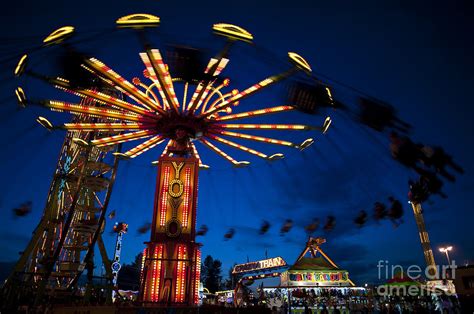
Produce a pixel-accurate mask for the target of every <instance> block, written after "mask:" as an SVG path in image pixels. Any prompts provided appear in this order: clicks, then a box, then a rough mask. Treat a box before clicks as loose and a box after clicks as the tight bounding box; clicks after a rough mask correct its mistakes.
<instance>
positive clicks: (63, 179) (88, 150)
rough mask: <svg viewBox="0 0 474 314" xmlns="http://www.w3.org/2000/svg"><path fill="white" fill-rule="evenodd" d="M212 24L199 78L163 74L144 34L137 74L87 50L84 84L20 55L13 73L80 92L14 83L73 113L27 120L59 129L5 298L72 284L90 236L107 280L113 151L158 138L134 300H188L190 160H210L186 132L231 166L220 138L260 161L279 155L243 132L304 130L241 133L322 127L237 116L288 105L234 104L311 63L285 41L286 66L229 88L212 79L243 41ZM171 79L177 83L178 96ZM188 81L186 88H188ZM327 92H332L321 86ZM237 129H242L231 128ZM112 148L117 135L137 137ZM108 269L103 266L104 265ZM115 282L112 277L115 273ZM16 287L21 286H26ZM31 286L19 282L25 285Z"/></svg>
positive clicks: (193, 254)
mask: <svg viewBox="0 0 474 314" xmlns="http://www.w3.org/2000/svg"><path fill="white" fill-rule="evenodd" d="M159 23H160V19H159V17H157V16H154V15H149V14H133V15H129V16H125V17H122V18H120V19H118V20H117V21H116V24H117V26H118V27H120V28H132V29H135V30H136V31H137V32H139V33H141V32H143V30H144V28H152V27H156V26H158V25H159ZM74 31H75V30H74V28H73V27H71V26H66V27H62V28H60V29H58V30H56V31H54V32H53V33H51V34H50V35H49V36H48V37H47V38H46V39H44V41H43V43H44V45H45V46H50V45H61V44H62V43H63V42H64V41H65V40H66V39H67V38H68V37H70V36H72V35H73V34H74ZM213 31H214V32H215V33H216V34H218V35H221V36H223V37H225V38H226V39H227V42H226V45H225V46H224V48H223V49H222V51H220V52H219V53H218V54H216V55H215V57H212V58H211V59H210V60H209V62H208V64H207V66H206V67H205V69H204V75H203V78H202V79H200V80H197V81H196V80H194V81H191V80H185V79H183V78H179V77H172V76H171V74H170V71H169V68H168V65H167V64H166V63H165V61H164V59H163V57H162V53H161V52H160V50H159V49H154V48H151V47H150V46H149V45H148V44H145V45H144V50H143V52H140V53H139V58H140V59H141V61H142V62H143V65H144V71H143V75H144V77H145V78H146V80H147V81H148V83H143V82H142V80H140V79H139V78H134V79H133V80H132V81H129V80H127V79H125V78H124V77H122V76H121V75H120V74H119V73H117V72H115V71H114V70H113V69H112V68H111V67H109V66H108V65H106V64H104V63H103V62H102V61H100V60H98V59H96V58H84V60H83V62H82V64H81V67H82V68H83V69H84V70H86V71H88V72H89V73H90V74H92V75H93V77H94V82H95V83H94V84H95V85H93V86H92V87H91V86H83V85H81V84H76V83H75V82H73V81H71V80H69V79H68V78H67V77H47V76H44V75H41V74H38V73H35V72H34V70H33V69H30V68H29V66H28V59H29V56H27V55H24V56H23V57H22V58H21V59H20V61H19V63H18V65H17V67H16V69H15V75H16V76H17V77H21V76H25V75H28V76H31V77H35V78H37V79H40V80H43V81H45V82H47V83H49V84H51V85H53V86H54V87H56V88H57V89H60V90H62V91H65V92H67V93H71V94H73V95H76V96H78V97H79V102H77V103H71V102H66V101H62V100H39V101H36V100H31V99H30V98H29V97H28V96H27V94H26V93H25V91H24V90H23V88H22V87H18V88H17V89H16V91H15V93H16V96H17V98H18V102H19V103H20V105H22V106H26V105H40V106H42V107H45V108H48V109H50V110H52V111H59V112H67V113H71V114H72V115H73V118H72V121H71V122H68V123H64V124H62V125H58V126H55V125H53V124H52V123H51V122H50V121H49V120H48V119H46V118H44V117H39V118H38V119H37V121H38V122H39V123H40V124H41V125H42V126H44V127H45V128H47V129H49V130H54V129H61V130H66V131H67V133H66V137H65V140H64V143H63V147H62V150H61V154H60V157H59V161H58V164H57V170H56V173H55V175H54V178H53V182H52V184H51V188H50V192H49V196H48V200H47V204H46V206H45V210H44V213H43V217H42V219H41V221H40V223H39V225H38V227H37V228H36V230H35V232H34V235H33V238H32V239H31V241H30V243H29V245H28V247H27V248H26V250H25V251H24V252H23V254H22V256H21V258H20V260H19V261H18V263H17V264H16V266H15V269H14V272H13V274H12V276H10V278H9V279H8V282H7V285H8V287H9V289H7V291H8V297H9V298H15V297H16V298H18V296H20V297H21V295H22V294H23V295H24V293H25V291H29V292H30V293H31V292H32V291H35V294H36V295H37V297H36V303H37V304H38V302H41V298H42V297H43V296H45V295H58V294H59V293H68V292H71V291H74V288H75V286H76V285H77V282H78V279H79V277H80V276H81V274H82V273H83V271H84V270H85V269H87V270H88V273H92V270H93V267H94V266H93V252H94V247H95V244H96V243H97V245H98V247H99V251H100V254H101V257H102V260H103V262H104V265H105V268H106V271H107V277H108V278H109V280H113V279H114V278H115V279H116V271H117V269H116V268H117V265H115V269H114V268H113V267H112V266H114V265H112V263H111V261H110V260H109V259H108V257H107V252H106V250H105V246H104V243H103V240H102V236H101V234H102V232H103V230H104V225H105V221H104V218H105V216H106V210H107V205H108V202H109V199H110V194H111V191H112V187H113V183H114V180H115V175H116V170H117V164H118V161H119V160H121V159H130V158H135V157H137V156H139V155H141V154H142V153H144V152H146V151H147V150H150V149H152V148H154V147H156V146H158V145H160V144H162V145H163V146H164V148H163V151H162V153H161V155H160V158H159V160H158V161H157V162H156V164H157V165H158V176H157V183H156V192H155V199H154V211H153V222H152V228H151V237H150V241H149V242H147V247H146V249H145V251H144V254H143V265H142V273H141V286H140V296H139V300H140V301H141V302H142V303H143V304H147V305H166V306H169V305H172V306H179V305H187V306H191V305H195V304H197V303H198V288H199V282H200V250H199V245H198V244H197V243H196V242H195V236H196V230H195V224H196V202H197V192H198V191H197V182H198V171H199V169H207V168H209V166H208V165H206V164H205V163H204V162H203V160H202V159H201V157H200V155H199V152H198V150H197V148H196V145H195V144H194V143H195V142H200V143H201V144H203V145H204V146H206V147H207V148H209V149H210V150H211V151H213V152H215V153H216V154H218V155H219V156H221V157H222V158H224V159H225V160H227V161H228V162H229V163H231V164H232V165H233V166H235V167H245V166H248V165H249V164H250V163H249V162H248V161H239V160H236V159H234V158H233V157H232V156H231V155H229V154H227V153H226V152H224V150H223V149H222V148H220V147H219V146H221V144H223V145H226V146H230V147H233V148H236V149H238V150H241V151H243V152H246V153H248V154H251V155H255V156H258V157H260V158H262V159H265V160H277V159H281V158H283V157H284V156H283V154H281V153H274V154H265V153H263V152H260V151H257V150H255V149H253V148H250V147H247V146H244V145H242V144H239V143H237V142H234V140H231V139H229V138H233V139H237V140H247V141H255V142H261V143H268V144H273V145H276V146H286V147H293V148H296V149H300V150H303V149H305V148H306V147H308V146H310V145H311V144H312V143H313V142H314V140H313V139H312V138H308V139H305V140H304V141H302V142H301V143H293V142H289V141H286V140H280V139H274V138H270V137H263V136H257V135H251V134H248V132H251V131H253V130H268V131H273V130H283V131H285V130H288V131H302V130H317V131H320V132H322V133H325V132H326V131H327V130H328V128H329V126H330V124H331V119H330V118H329V117H327V118H326V119H325V120H324V121H323V122H322V125H321V126H318V127H314V126H308V125H301V124H250V123H235V121H236V120H240V119H244V118H254V117H259V116H263V115H269V114H276V113H285V112H289V111H292V110H295V108H294V107H293V106H291V105H284V106H276V107H270V108H264V109H257V110H252V111H244V112H240V113H233V107H234V106H236V105H237V104H238V103H239V102H240V101H241V100H242V99H244V98H246V97H249V96H252V95H253V94H255V93H257V92H259V91H260V90H262V89H264V88H266V87H268V86H271V85H273V84H275V83H278V82H280V81H282V80H283V79H286V78H288V77H289V76H291V75H293V74H295V73H297V72H305V73H307V74H310V73H311V67H310V65H309V64H308V63H307V62H306V61H305V59H304V58H303V57H301V56H300V55H298V54H297V53H294V52H289V53H288V58H289V61H290V64H291V67H288V69H287V70H286V71H284V72H282V73H280V74H276V75H272V76H269V77H267V78H264V79H262V80H260V81H259V82H257V83H255V84H253V85H251V86H249V87H247V88H245V89H243V90H241V91H239V90H236V89H234V90H231V91H229V92H224V90H225V89H226V88H227V87H229V85H230V80H229V79H221V78H220V74H221V72H222V71H223V70H224V69H225V68H226V67H227V66H228V64H229V57H228V51H229V49H230V48H231V46H232V45H233V44H234V43H236V42H239V41H241V42H252V40H253V36H252V34H251V33H249V32H248V31H246V30H245V29H243V28H241V27H238V26H235V25H231V24H224V23H220V24H214V25H213ZM176 84H183V85H184V87H183V88H184V95H183V97H182V98H181V99H179V98H178V95H177V93H176V91H175V85H176ZM193 88H194V91H192V93H191V92H190V93H189V96H188V91H191V90H192V89H193ZM325 92H326V93H327V95H326V97H327V98H328V99H330V100H331V101H332V97H331V92H330V90H329V88H327V87H325ZM241 131H243V133H241ZM139 140H141V141H142V142H140V143H139V144H137V145H136V146H134V147H133V148H131V149H129V150H126V151H125V152H122V151H121V144H122V143H125V142H130V141H139ZM113 272H114V273H113ZM114 282H115V280H114ZM25 286H27V287H28V288H26V289H25ZM28 289H30V290H28Z"/></svg>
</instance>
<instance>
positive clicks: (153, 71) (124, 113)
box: [17, 14, 332, 168]
mask: <svg viewBox="0 0 474 314" xmlns="http://www.w3.org/2000/svg"><path fill="white" fill-rule="evenodd" d="M158 23H159V18H158V17H155V16H152V15H146V14H136V15H131V16H127V17H123V18H121V19H119V20H117V24H118V25H119V26H121V27H134V28H141V27H145V26H156V25H157V24H158ZM213 30H214V31H215V32H216V33H217V34H220V35H223V36H225V37H227V39H228V44H227V45H226V47H225V48H224V50H223V51H221V52H220V53H219V54H217V55H216V56H215V57H213V58H211V59H210V60H209V62H208V63H207V66H206V68H205V69H204V75H203V77H204V78H203V79H201V80H200V81H199V82H196V83H195V84H193V82H187V81H184V80H182V79H180V78H173V77H172V76H171V75H170V72H169V68H168V65H167V64H166V63H165V62H164V60H163V57H162V53H161V52H160V50H159V49H146V50H145V51H143V52H141V53H139V58H140V59H141V61H142V62H143V66H144V71H143V74H144V77H145V78H146V80H147V81H148V82H147V83H144V82H142V81H141V80H140V79H139V78H138V77H135V78H133V79H132V80H131V81H129V80H127V79H126V78H124V77H123V76H121V75H120V74H119V73H117V72H116V71H114V70H113V69H112V68H111V67H109V66H108V65H106V64H105V63H103V62H102V61H100V60H98V59H96V58H88V59H86V60H85V61H84V63H83V64H82V67H84V68H85V69H86V70H88V71H90V72H91V73H92V74H94V75H95V76H96V77H97V78H98V79H100V80H101V81H103V82H104V83H105V84H106V85H107V86H110V87H111V88H114V89H116V90H117V91H118V92H120V93H122V94H123V95H126V96H128V100H122V99H119V98H117V97H114V96H111V95H109V94H105V93H103V92H100V91H98V90H93V89H89V88H80V87H75V86H73V85H72V84H71V83H70V82H69V81H68V80H67V79H65V78H61V77H57V78H48V79H47V81H48V82H49V83H51V84H52V85H54V86H55V87H56V88H58V89H61V90H63V91H66V92H69V93H73V94H75V95H77V96H79V97H81V98H83V99H92V100H93V101H95V102H97V103H99V104H101V105H102V106H101V107H99V108H98V107H95V106H87V105H84V104H80V103H70V102H65V101H61V100H44V101H41V102H40V104H41V105H42V106H44V107H47V108H50V109H51V110H54V111H62V112H69V113H72V114H81V115H86V116H90V117H100V118H103V119H107V120H108V121H110V122H107V123H84V122H79V123H65V124H63V125H59V126H53V125H52V124H51V123H50V122H49V121H48V120H46V119H45V118H41V119H42V124H43V125H44V126H46V127H48V128H60V129H65V130H67V131H94V132H97V131H100V132H120V134H117V135H113V136H104V137H101V138H95V139H93V140H92V141H90V143H89V144H92V145H93V146H95V147H106V146H111V145H116V144H119V143H124V142H129V141H136V142H139V141H141V142H140V143H138V144H137V145H136V146H134V147H133V148H131V149H129V150H128V151H125V152H124V153H116V154H117V155H119V156H120V157H123V158H135V157H137V156H139V155H140V154H142V153H144V152H146V151H147V150H149V149H151V148H153V147H155V146H158V145H160V144H162V145H163V146H164V149H163V152H162V156H163V155H172V154H173V150H170V148H173V147H175V146H176V145H178V146H179V143H177V142H179V138H180V133H179V132H180V131H184V133H185V137H186V138H187V140H186V143H185V146H187V147H186V149H188V150H189V152H190V154H191V155H193V156H195V157H196V158H198V159H199V163H200V167H201V168H209V166H208V165H205V164H204V163H203V162H202V160H201V157H200V155H199V152H198V150H197V148H196V146H195V144H194V143H193V142H194V141H199V142H201V143H202V144H204V145H205V146H207V147H208V148H209V149H210V150H212V151H213V152H215V153H216V154H218V155H220V156H221V157H223V158H224V159H226V160H227V161H229V162H230V163H232V164H233V165H234V166H245V165H248V164H249V162H248V161H238V160H236V159H235V158H233V157H232V156H231V155H229V154H228V153H226V152H225V151H224V149H223V148H222V145H221V144H223V145H226V146H230V147H233V148H236V149H239V150H242V151H244V152H246V153H249V154H252V155H255V156H258V157H261V158H263V159H267V160H274V159H280V158H283V157H284V156H283V154H281V153H274V154H271V155H268V154H265V153H263V152H260V151H257V150H255V149H253V148H251V147H247V146H244V145H242V144H239V143H236V142H234V140H233V139H234V138H235V139H240V140H248V141H256V142H262V143H268V144H274V145H280V146H286V147H293V148H297V149H304V148H306V147H308V146H309V145H311V144H312V143H313V142H314V140H313V139H312V138H308V139H306V140H304V141H303V142H302V143H293V142H290V141H286V140H280V139H275V138H272V137H263V136H257V135H252V134H249V133H248V132H251V131H253V130H268V131H275V130H290V131H302V130H320V131H321V132H323V133H325V132H326V131H327V129H328V127H329V125H330V124H331V119H330V118H329V117H327V118H326V119H325V120H324V122H323V123H322V125H321V126H317V127H315V126H309V125H301V124H251V123H238V122H236V121H238V120H240V119H244V118H246V119H249V118H254V117H259V116H263V115H269V114H276V113H284V112H288V111H292V110H295V108H294V107H293V106H291V105H282V106H276V107H269V108H264V109H258V110H252V111H245V112H240V113H233V112H232V111H233V107H234V106H236V105H238V104H239V102H240V101H241V100H243V99H244V98H247V97H249V96H251V95H253V94H255V93H257V92H259V91H261V90H262V89H264V88H266V87H268V86H271V85H273V84H275V83H277V82H279V81H281V80H283V79H285V78H287V77H289V76H290V75H292V74H294V73H296V72H299V71H304V72H306V73H308V74H309V73H310V72H311V67H310V65H309V64H308V63H307V62H306V60H304V59H303V58H302V57H301V56H299V55H298V54H296V53H294V52H289V53H288V57H289V60H290V62H291V64H292V66H291V67H289V69H288V70H287V71H285V72H283V73H280V74H276V75H272V76H269V77H267V78H264V79H262V80H260V81H259V82H257V83H255V84H252V85H250V86H249V87H247V88H244V89H243V90H240V91H239V90H237V89H233V90H230V91H225V90H226V88H228V87H229V84H230V80H229V79H222V78H220V75H221V73H222V71H223V70H224V69H225V68H226V67H227V66H228V64H229V59H228V58H227V57H226V55H227V50H228V49H229V47H230V46H231V45H230V44H232V43H234V42H236V41H247V42H249V41H251V40H252V39H253V36H252V35H251V34H250V33H249V32H248V31H246V30H244V29H242V28H240V27H238V26H235V25H230V24H215V25H214V26H213ZM71 32H73V29H69V28H63V29H59V30H57V31H56V32H54V33H53V34H51V35H50V36H59V37H56V38H53V40H56V41H57V40H59V39H62V37H64V36H66V35H68V34H70V33H71ZM58 38H59V39H58ZM22 66H23V64H22V63H21V62H20V64H19V65H18V69H20V71H21V67H22ZM177 83H182V84H184V95H183V97H180V99H179V98H178V95H177V93H176V91H175V84H177ZM193 88H194V90H192V89H193ZM326 90H327V93H328V96H329V98H330V99H332V98H331V93H330V90H329V88H326ZM188 93H189V95H188ZM17 97H18V98H19V101H20V102H26V96H25V95H24V92H23V90H21V89H19V90H17ZM231 138H233V139H231ZM217 143H218V144H217Z"/></svg>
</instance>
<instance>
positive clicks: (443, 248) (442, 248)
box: [439, 246, 453, 265]
mask: <svg viewBox="0 0 474 314" xmlns="http://www.w3.org/2000/svg"><path fill="white" fill-rule="evenodd" d="M452 249H453V247H452V246H447V247H440V248H439V251H440V252H441V253H445V254H446V258H447V259H448V265H451V261H450V260H449V253H448V252H449V251H451V250H452Z"/></svg>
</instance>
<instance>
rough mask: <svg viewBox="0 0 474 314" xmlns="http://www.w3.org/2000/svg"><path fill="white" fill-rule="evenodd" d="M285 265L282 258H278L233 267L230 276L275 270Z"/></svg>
mask: <svg viewBox="0 0 474 314" xmlns="http://www.w3.org/2000/svg"><path fill="white" fill-rule="evenodd" d="M286 265H287V264H286V262H285V260H284V259H283V258H282V257H280V256H278V257H274V258H269V259H264V260H261V261H256V262H249V263H245V264H238V265H235V266H234V269H233V270H232V274H239V273H248V272H252V271H259V270H264V269H270V268H277V267H282V266H286Z"/></svg>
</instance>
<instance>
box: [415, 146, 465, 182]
mask: <svg viewBox="0 0 474 314" xmlns="http://www.w3.org/2000/svg"><path fill="white" fill-rule="evenodd" d="M421 151H422V152H423V162H424V163H425V164H426V165H427V166H428V167H432V168H433V170H435V171H436V172H437V173H439V174H441V175H442V176H443V177H445V178H446V179H448V180H450V181H453V182H454V181H455V180H456V178H455V177H454V175H452V174H451V173H449V172H448V171H447V170H446V167H448V166H450V167H451V168H452V169H454V170H455V171H457V172H458V173H464V169H463V168H462V167H461V166H459V165H458V164H456V163H455V162H454V161H453V158H452V157H451V156H449V155H448V154H447V153H446V152H445V151H444V149H443V148H441V147H439V146H437V147H434V148H432V147H430V146H427V145H425V146H423V147H422V148H421Z"/></svg>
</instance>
